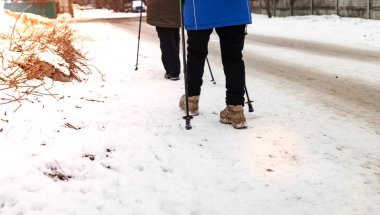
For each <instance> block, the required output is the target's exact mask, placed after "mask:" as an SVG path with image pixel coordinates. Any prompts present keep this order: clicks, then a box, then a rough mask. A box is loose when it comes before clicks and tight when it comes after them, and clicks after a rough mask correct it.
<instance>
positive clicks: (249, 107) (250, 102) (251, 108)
mask: <svg viewBox="0 0 380 215" xmlns="http://www.w3.org/2000/svg"><path fill="white" fill-rule="evenodd" d="M244 89H245V95H246V96H247V100H248V101H247V102H246V103H247V104H248V111H249V112H253V107H252V102H253V101H251V99H250V98H249V95H248V90H247V85H246V86H245V87H244Z"/></svg>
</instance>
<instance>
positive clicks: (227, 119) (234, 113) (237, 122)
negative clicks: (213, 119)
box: [220, 105, 247, 129]
mask: <svg viewBox="0 0 380 215" xmlns="http://www.w3.org/2000/svg"><path fill="white" fill-rule="evenodd" d="M220 122H221V123H223V124H231V125H232V126H233V127H234V128H236V129H241V128H246V127H247V125H246V120H245V117H244V109H243V106H242V105H227V107H226V108H225V109H224V110H223V111H222V112H220Z"/></svg>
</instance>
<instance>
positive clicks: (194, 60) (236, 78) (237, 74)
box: [187, 25, 245, 105]
mask: <svg viewBox="0 0 380 215" xmlns="http://www.w3.org/2000/svg"><path fill="white" fill-rule="evenodd" d="M212 31H213V29H207V30H189V31H187V33H188V40H187V44H188V48H187V51H188V54H187V70H188V90H189V91H188V92H189V96H199V95H200V93H201V86H202V83H203V80H202V76H203V73H204V66H205V60H206V56H207V54H208V42H209V40H210V35H211V33H212ZM215 31H216V33H217V34H218V35H219V39H220V48H221V53H222V62H223V68H224V74H225V76H226V88H227V91H226V103H227V104H228V105H244V93H245V91H244V88H245V66H244V61H243V55H242V51H243V47H244V39H245V25H238V26H228V27H221V28H215Z"/></svg>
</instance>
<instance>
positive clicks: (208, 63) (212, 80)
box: [206, 57, 216, 84]
mask: <svg viewBox="0 0 380 215" xmlns="http://www.w3.org/2000/svg"><path fill="white" fill-rule="evenodd" d="M206 61H207V65H208V69H209V70H210V74H211V78H212V79H211V82H213V84H216V81H215V79H214V75H213V74H212V71H211V66H210V62H208V57H206Z"/></svg>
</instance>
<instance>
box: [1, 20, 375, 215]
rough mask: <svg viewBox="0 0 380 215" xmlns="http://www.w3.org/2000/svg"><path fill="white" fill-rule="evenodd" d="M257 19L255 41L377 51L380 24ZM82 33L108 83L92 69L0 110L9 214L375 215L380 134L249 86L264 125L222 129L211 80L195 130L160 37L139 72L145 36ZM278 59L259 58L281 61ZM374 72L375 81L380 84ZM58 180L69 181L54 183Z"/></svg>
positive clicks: (256, 81)
mask: <svg viewBox="0 0 380 215" xmlns="http://www.w3.org/2000/svg"><path fill="white" fill-rule="evenodd" d="M255 17H256V19H255V20H256V22H255V24H256V25H252V26H251V27H250V29H249V31H250V33H254V34H260V35H266V36H276V37H277V36H278V37H288V38H294V39H302V40H308V39H310V40H313V41H319V42H324V43H335V42H338V41H340V42H341V43H340V44H342V45H345V44H346V43H348V42H349V43H350V46H355V47H359V48H365V50H370V49H373V48H375V47H380V45H379V44H378V43H379V41H380V40H379V38H380V33H379V29H380V22H379V21H370V20H356V19H354V20H353V19H338V18H337V17H319V18H318V17H302V18H286V19H284V18H276V19H273V20H268V19H266V18H265V17H263V16H256V15H255ZM337 22H339V23H347V24H346V25H337ZM353 22H355V23H358V24H357V25H355V26H357V27H356V28H355V27H353V26H352V25H350V24H349V23H353ZM369 26H373V27H369ZM73 27H74V28H75V29H77V30H78V35H79V37H80V40H79V44H80V45H81V46H83V48H84V49H85V50H88V52H89V56H90V57H91V58H92V63H93V64H94V65H95V66H96V67H97V68H98V69H99V70H100V71H102V72H103V73H104V75H105V77H104V78H105V81H102V78H101V77H100V75H99V74H98V73H97V72H96V71H95V70H94V73H93V75H91V76H90V77H89V79H88V81H86V82H83V83H70V84H56V87H55V88H54V91H55V92H57V93H59V95H58V96H56V98H54V97H43V98H40V99H39V101H38V102H35V103H33V104H32V103H23V104H22V106H21V107H20V108H19V109H17V107H18V106H19V104H12V105H6V106H1V107H0V170H1V171H0V214H5V215H8V214H9V215H13V214H107V215H108V214H136V215H137V214H141V215H143V214H146V215H150V214H155V215H159V214H163V215H171V214H173V215H182V214H183V215H213V214H215V215H231V214H239V215H249V214H289V215H290V214H291V215H294V214H342V215H347V214H355V215H356V214H374V215H375V214H379V213H380V145H379V144H380V136H379V134H378V133H376V131H375V130H374V129H373V128H372V127H369V126H368V124H366V123H365V122H363V121H362V120H361V119H355V118H352V117H349V116H344V115H340V114H337V113H336V112H335V111H333V110H331V109H329V108H327V107H326V106H324V105H322V104H319V103H312V102H310V101H309V100H307V99H306V98H305V97H307V96H309V95H308V92H307V91H300V92H297V93H294V89H297V86H292V87H291V88H290V89H288V88H285V87H284V86H283V85H276V84H273V82H271V81H269V79H270V78H268V79H266V78H261V77H255V76H253V75H247V85H248V86H249V87H250V91H251V96H252V97H253V98H254V100H255V103H254V108H255V113H253V114H251V113H248V112H246V116H247V118H248V124H249V128H248V129H246V130H234V129H232V128H231V127H230V126H227V125H222V124H220V123H219V122H218V113H219V111H220V110H222V109H223V108H224V103H223V102H224V84H223V82H224V77H223V74H222V73H221V72H215V73H214V75H215V79H216V80H217V82H218V83H217V84H216V85H212V84H211V83H210V82H208V81H205V83H204V87H203V88H202V90H203V94H202V97H201V101H200V111H201V114H200V116H197V117H196V118H194V119H193V121H192V124H193V129H192V130H191V131H187V130H185V128H184V120H183V119H182V116H183V114H182V113H181V112H180V111H179V108H178V100H179V97H180V96H181V95H182V94H183V81H178V82H173V81H167V80H165V79H163V74H164V71H163V68H162V65H161V62H160V51H159V45H158V43H157V42H158V41H157V39H153V40H150V41H148V40H144V41H143V43H142V44H141V58H140V64H139V70H138V71H134V64H135V60H136V58H135V54H136V53H135V51H136V47H137V44H136V38H137V35H136V34H134V33H131V32H130V31H126V30H124V29H122V28H120V27H115V26H114V25H112V24H107V23H82V24H81V23H78V24H73ZM144 27H145V28H148V27H147V26H144ZM137 28H138V26H136V30H137ZM305 28H308V29H309V30H308V31H306V30H304V29H305ZM318 29H319V30H318ZM322 30H323V31H324V33H323V34H316V32H322ZM289 32H298V33H294V34H293V33H289ZM342 32H343V33H342ZM301 33H302V34H301ZM348 34H349V35H350V36H349V37H348V36H347V37H346V38H344V35H348ZM325 35H329V36H328V37H327V36H326V37H325ZM333 35H334V36H333ZM364 35H372V36H371V37H372V38H373V39H368V38H370V37H367V36H364ZM335 37H336V38H335ZM212 40H215V38H213V39H212ZM212 42H213V41H212ZM251 45H252V44H250V43H249V41H248V42H247V46H246V47H247V49H248V50H246V55H248V56H247V57H250V56H249V55H250V54H251V51H252V48H250V46H251ZM271 50H272V49H271V48H270V47H268V48H267V49H266V48H265V47H262V49H260V50H257V51H262V52H265V54H268V55H273V56H276V54H278V52H277V51H276V52H274V51H271ZM290 53H291V54H294V53H292V52H290ZM292 56H295V54H294V55H291V56H289V57H290V58H291V57H292ZM297 56H298V54H297ZM247 64H248V62H247ZM373 64H375V65H373ZM371 65H372V66H373V67H374V68H377V67H378V65H376V63H372V64H371ZM213 67H214V70H215V71H218V70H221V66H220V65H219V66H218V64H213ZM369 68H372V67H369ZM348 71H351V70H348ZM371 72H372V74H373V77H374V78H373V79H371V80H368V81H373V82H374V83H379V80H380V79H377V78H378V75H377V74H376V73H377V71H375V70H371V69H367V70H366V73H371ZM351 73H352V74H350V75H352V76H359V78H361V77H360V74H357V73H354V72H352V71H351ZM208 78H209V76H208V74H205V79H208ZM362 79H363V80H367V79H366V78H365V77H363V78H362ZM16 109H17V110H16ZM57 172H59V173H63V174H64V175H66V176H70V178H68V179H69V180H68V181H61V180H57V181H54V180H53V179H51V178H50V177H48V176H47V175H49V174H54V173H57Z"/></svg>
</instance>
